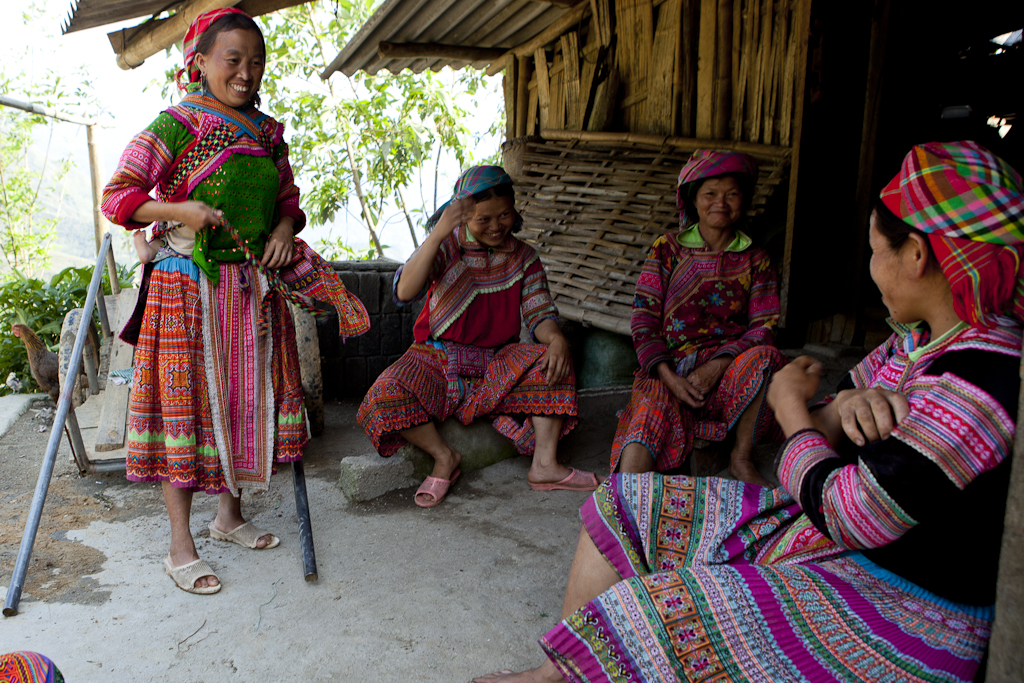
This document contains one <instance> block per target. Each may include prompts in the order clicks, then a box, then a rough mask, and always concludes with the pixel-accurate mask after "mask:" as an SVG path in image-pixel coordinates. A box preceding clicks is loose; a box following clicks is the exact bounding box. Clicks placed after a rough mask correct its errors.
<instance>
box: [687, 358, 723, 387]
mask: <svg viewBox="0 0 1024 683" xmlns="http://www.w3.org/2000/svg"><path fill="white" fill-rule="evenodd" d="M730 363H732V358H728V357H725V356H722V357H720V358H713V359H711V360H709V361H708V362H707V363H705V364H704V365H701V366H700V367H698V368H697V369H696V370H694V371H693V372H691V373H690V374H689V375H687V377H686V381H687V382H689V383H690V385H691V386H692V387H693V388H694V389H696V390H697V391H699V392H701V393H702V394H703V395H704V396H708V395H709V394H710V393H711V392H712V391H714V390H715V387H717V386H718V383H719V382H720V381H721V379H722V375H724V374H725V371H726V370H727V369H728V368H729V364H730Z"/></svg>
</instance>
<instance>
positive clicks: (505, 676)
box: [473, 659, 565, 683]
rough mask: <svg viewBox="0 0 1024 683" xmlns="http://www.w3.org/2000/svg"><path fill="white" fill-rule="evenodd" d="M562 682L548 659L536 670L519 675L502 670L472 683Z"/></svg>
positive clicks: (560, 675)
mask: <svg viewBox="0 0 1024 683" xmlns="http://www.w3.org/2000/svg"><path fill="white" fill-rule="evenodd" d="M564 680H565V679H564V678H562V674H560V673H558V669H556V668H555V665H554V664H552V663H551V660H550V659H549V660H547V661H545V662H544V663H543V664H541V665H540V666H538V667H537V668H536V669H530V670H529V671H522V672H520V673H513V672H512V671H509V670H508V669H504V670H502V671H498V672H496V673H493V674H487V675H486V676H480V677H479V678H474V679H473V683H561V682H562V681H564Z"/></svg>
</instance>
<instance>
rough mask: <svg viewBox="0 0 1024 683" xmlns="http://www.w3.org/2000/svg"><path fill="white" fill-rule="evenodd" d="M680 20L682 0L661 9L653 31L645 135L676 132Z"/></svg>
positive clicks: (668, 1) (672, 1)
mask: <svg viewBox="0 0 1024 683" xmlns="http://www.w3.org/2000/svg"><path fill="white" fill-rule="evenodd" d="M681 20H682V14H681V0H667V1H666V2H664V3H663V4H662V5H661V10H660V12H659V13H658V23H657V25H656V26H655V29H654V49H653V50H652V51H651V71H650V74H649V75H648V77H647V86H648V88H647V113H646V115H647V117H648V118H649V120H650V122H649V124H648V126H647V131H649V132H651V133H663V134H665V135H672V133H673V132H674V131H675V113H676V107H674V106H673V102H674V100H675V92H674V90H675V84H676V67H677V65H678V61H679V59H678V55H677V52H678V50H679V49H680V45H679V32H680V28H681V27H680V23H681Z"/></svg>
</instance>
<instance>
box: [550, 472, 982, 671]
mask: <svg viewBox="0 0 1024 683" xmlns="http://www.w3.org/2000/svg"><path fill="white" fill-rule="evenodd" d="M582 517H583V523H584V525H585V527H586V529H587V532H588V533H589V534H590V536H591V537H592V538H593V539H594V542H595V543H596V545H597V547H598V548H599V549H600V551H601V552H602V554H603V555H604V556H605V558H607V559H608V561H609V562H610V563H611V564H612V566H613V567H614V568H615V569H616V571H617V572H618V573H619V575H620V576H621V577H622V578H623V580H622V581H620V582H619V583H617V584H615V585H614V586H613V587H612V588H611V589H609V590H608V591H606V592H604V593H602V594H601V595H600V596H598V597H597V598H596V599H595V600H593V601H592V602H590V603H588V604H587V605H585V606H584V607H583V608H581V609H580V610H578V611H577V612H575V613H574V614H573V615H571V616H570V617H569V618H568V619H566V620H565V621H563V622H562V623H561V624H559V625H558V626H556V627H555V628H554V629H552V630H551V631H549V632H548V633H547V634H546V635H545V636H544V637H543V638H542V639H541V641H540V642H541V646H542V647H543V648H544V650H545V651H546V652H547V654H548V656H549V657H550V658H551V660H552V661H553V662H554V663H555V665H556V666H557V667H558V668H559V669H560V670H561V672H562V675H563V676H564V677H565V678H566V680H568V681H573V682H577V683H581V682H584V681H585V682H587V683H596V682H597V681H635V682H637V683H640V682H645V683H652V682H654V681H665V682H670V681H672V682H674V681H773V682H776V683H778V682H789V681H794V682H796V681H800V682H807V683H811V682H815V683H816V682H820V681H844V682H845V681H848V682H851V683H852V682H854V681H857V682H858V683H863V682H866V681H907V682H916V681H971V680H973V678H974V674H975V672H976V671H977V668H978V665H979V663H980V661H981V658H982V655H983V654H984V652H985V647H986V644H987V642H988V638H989V633H990V627H991V621H992V617H993V614H994V612H993V608H992V607H972V606H967V605H960V604H956V603H952V602H950V601H948V600H945V599H943V598H941V597H938V596H936V595H935V594H933V593H930V592H928V591H926V590H924V589H922V588H920V587H918V586H916V585H914V584H912V583H910V582H908V581H906V580H904V579H902V578H900V577H898V576H896V575H894V574H892V573H891V572H889V571H887V570H885V569H883V568H881V567H879V566H878V565H876V564H874V563H873V562H871V561H870V560H868V559H867V558H865V557H864V556H863V555H862V554H861V553H857V552H849V551H845V552H844V551H841V550H840V549H839V548H837V547H836V546H835V545H834V544H833V543H832V542H831V541H830V540H829V539H828V538H827V537H825V536H824V535H822V534H821V533H820V532H819V531H818V530H817V529H815V528H814V527H813V526H812V525H811V524H810V523H809V521H808V520H807V517H806V516H804V515H803V514H802V513H801V512H800V509H799V507H798V506H797V505H796V504H795V503H794V502H793V501H792V499H790V497H789V495H788V494H787V493H786V492H785V491H784V490H783V489H766V488H762V487H760V486H755V485H752V484H744V483H743V482H738V481H731V480H724V479H718V478H707V479H703V478H700V479H695V478H690V477H665V476H662V475H658V474H654V473H647V474H640V475H635V474H618V475H614V476H612V477H610V478H609V479H608V481H606V482H605V483H604V485H602V487H601V488H599V489H598V490H597V491H596V492H595V494H594V496H592V497H591V498H590V499H589V500H588V502H587V503H586V504H585V505H584V506H583V509H582Z"/></svg>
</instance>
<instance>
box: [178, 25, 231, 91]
mask: <svg viewBox="0 0 1024 683" xmlns="http://www.w3.org/2000/svg"><path fill="white" fill-rule="evenodd" d="M229 14H241V15H242V16H244V17H248V16H249V15H248V14H246V13H245V12H243V11H242V10H240V9H238V8H237V7H224V8H223V9H214V10H210V11H209V12H203V13H202V14H200V15H199V16H198V17H196V18H195V21H193V22H192V25H191V26H189V27H188V31H186V32H185V40H184V41H183V42H182V45H181V51H182V52H183V53H184V54H185V68H184V69H178V73H177V74H176V75H175V80H176V81H177V82H178V88H180V89H181V90H187V89H188V83H198V82H199V79H200V76H201V74H200V73H199V67H197V66H196V44H197V43H199V38H200V37H201V36H202V35H203V34H204V33H206V29H208V28H210V26H211V25H212V24H213V23H214V22H215V21H217V20H218V19H220V18H221V17H225V16H227V15H229ZM186 73H187V74H188V81H187V82H186V83H182V80H181V77H182V76H183V75H184V74H186Z"/></svg>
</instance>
